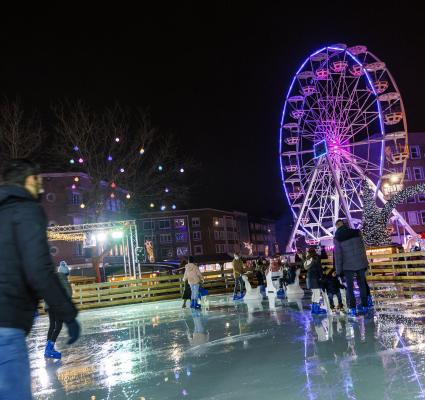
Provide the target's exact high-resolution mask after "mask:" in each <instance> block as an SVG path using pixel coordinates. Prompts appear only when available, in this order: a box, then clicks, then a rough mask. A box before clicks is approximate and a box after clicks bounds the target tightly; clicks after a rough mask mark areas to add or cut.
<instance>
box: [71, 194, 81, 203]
mask: <svg viewBox="0 0 425 400" xmlns="http://www.w3.org/2000/svg"><path fill="white" fill-rule="evenodd" d="M72 204H75V205H78V204H80V193H72Z"/></svg>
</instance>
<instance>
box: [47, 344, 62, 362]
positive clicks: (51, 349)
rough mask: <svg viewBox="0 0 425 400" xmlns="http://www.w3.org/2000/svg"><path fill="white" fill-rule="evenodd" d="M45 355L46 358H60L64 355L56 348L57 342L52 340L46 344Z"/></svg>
mask: <svg viewBox="0 0 425 400" xmlns="http://www.w3.org/2000/svg"><path fill="white" fill-rule="evenodd" d="M44 357H45V358H55V359H57V360H60V359H61V357H62V354H61V353H60V352H59V351H56V350H55V343H54V342H51V341H50V340H49V341H48V342H47V344H46V348H45V350H44Z"/></svg>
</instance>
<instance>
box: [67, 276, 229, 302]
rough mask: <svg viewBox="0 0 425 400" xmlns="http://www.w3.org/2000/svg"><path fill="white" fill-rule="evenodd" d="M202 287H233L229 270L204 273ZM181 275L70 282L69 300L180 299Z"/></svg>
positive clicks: (213, 291) (213, 289)
mask: <svg viewBox="0 0 425 400" xmlns="http://www.w3.org/2000/svg"><path fill="white" fill-rule="evenodd" d="M202 275H203V276H204V284H203V287H204V288H205V289H208V291H209V293H211V294H216V293H226V292H230V291H232V290H233V286H234V279H233V271H232V270H224V271H213V272H205V273H203V274H202ZM182 279H183V275H167V276H158V277H154V278H143V279H132V280H126V281H115V282H104V283H92V284H88V285H78V284H77V285H73V294H72V299H73V301H74V302H75V304H76V305H77V307H78V308H79V309H88V308H97V307H107V306H115V305H123V304H132V303H144V302H150V301H158V300H169V299H177V298H180V297H181V295H182V293H183V290H184V282H183V280H182Z"/></svg>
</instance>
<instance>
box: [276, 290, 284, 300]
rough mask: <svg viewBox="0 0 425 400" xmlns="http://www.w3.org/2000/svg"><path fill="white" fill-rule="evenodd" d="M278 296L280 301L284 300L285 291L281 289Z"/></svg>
mask: <svg viewBox="0 0 425 400" xmlns="http://www.w3.org/2000/svg"><path fill="white" fill-rule="evenodd" d="M276 295H277V298H278V299H283V298H284V297H285V291H284V290H283V289H282V288H280V289H279V290H278V291H277V293H276Z"/></svg>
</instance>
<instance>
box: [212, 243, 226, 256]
mask: <svg viewBox="0 0 425 400" xmlns="http://www.w3.org/2000/svg"><path fill="white" fill-rule="evenodd" d="M215 252H216V253H217V254H222V253H225V252H226V245H225V244H216V245H215Z"/></svg>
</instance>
